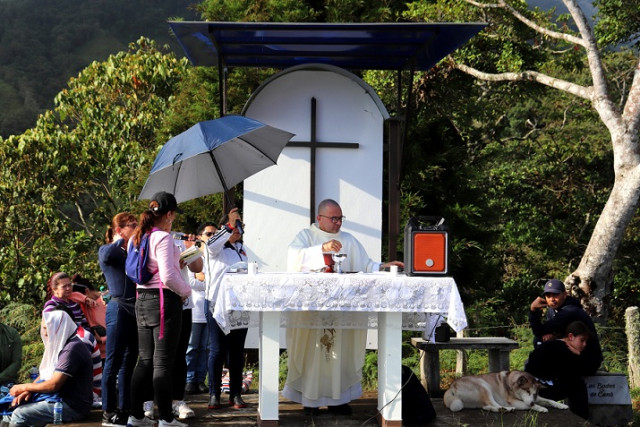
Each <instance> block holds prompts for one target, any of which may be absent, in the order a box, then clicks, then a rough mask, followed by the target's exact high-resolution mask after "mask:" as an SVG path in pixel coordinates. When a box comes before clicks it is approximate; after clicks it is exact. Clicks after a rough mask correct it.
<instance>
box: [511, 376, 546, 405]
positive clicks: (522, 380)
mask: <svg viewBox="0 0 640 427" xmlns="http://www.w3.org/2000/svg"><path fill="white" fill-rule="evenodd" d="M507 383H508V385H509V388H510V389H511V391H512V392H513V394H514V395H515V396H516V397H517V398H518V399H520V400H522V401H523V402H524V403H525V404H526V405H529V406H533V405H534V404H535V403H536V399H538V391H539V390H540V383H539V382H538V381H537V379H536V377H534V376H533V375H531V374H529V373H527V372H523V371H510V372H509V374H508V375H507Z"/></svg>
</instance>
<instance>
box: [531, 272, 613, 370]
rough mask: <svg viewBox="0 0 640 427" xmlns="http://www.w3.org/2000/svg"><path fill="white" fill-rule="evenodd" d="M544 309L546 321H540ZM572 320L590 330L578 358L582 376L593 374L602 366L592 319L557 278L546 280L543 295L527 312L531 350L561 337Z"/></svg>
mask: <svg viewBox="0 0 640 427" xmlns="http://www.w3.org/2000/svg"><path fill="white" fill-rule="evenodd" d="M544 308H546V309H547V314H546V321H545V322H542V311H543V309H544ZM574 321H580V322H582V323H584V324H585V325H586V326H587V327H588V328H589V330H590V331H591V333H592V334H593V335H592V339H590V340H589V341H588V343H587V348H586V349H585V350H584V351H583V352H582V354H581V355H580V359H581V361H582V367H581V371H582V375H593V374H595V372H596V371H597V370H598V368H599V367H600V364H601V363H602V360H603V357H602V349H601V347H600V340H599V339H598V335H597V333H596V327H595V325H594V324H593V320H591V317H589V315H588V314H587V312H586V311H584V309H583V308H582V305H581V304H580V301H579V300H578V299H577V298H574V297H572V296H569V295H568V294H567V291H566V288H565V286H564V283H562V282H561V281H560V280H558V279H551V280H548V281H547V282H546V283H545V285H544V295H543V296H542V297H538V298H536V299H535V300H534V301H533V302H532V303H531V307H530V311H529V325H530V326H531V329H532V330H533V334H534V347H535V348H537V347H538V346H539V345H540V344H541V343H542V342H543V341H548V340H550V339H556V338H561V337H563V336H564V332H565V329H566V328H567V326H568V325H569V324H570V323H571V322H574Z"/></svg>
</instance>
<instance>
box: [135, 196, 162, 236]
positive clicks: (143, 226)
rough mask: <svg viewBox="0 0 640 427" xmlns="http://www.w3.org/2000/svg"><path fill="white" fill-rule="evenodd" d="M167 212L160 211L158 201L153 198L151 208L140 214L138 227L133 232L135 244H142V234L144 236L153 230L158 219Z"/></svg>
mask: <svg viewBox="0 0 640 427" xmlns="http://www.w3.org/2000/svg"><path fill="white" fill-rule="evenodd" d="M166 214H167V213H162V214H161V213H158V202H156V201H155V200H152V201H151V202H150V203H149V209H147V210H146V211H144V212H142V213H141V214H140V218H139V219H138V227H137V228H136V231H135V232H134V234H133V244H134V245H135V246H138V245H139V244H140V241H141V240H142V236H144V234H145V233H148V232H149V231H151V229H152V228H153V227H154V226H155V225H156V223H157V222H158V220H159V219H160V218H162V217H163V216H165V215H166Z"/></svg>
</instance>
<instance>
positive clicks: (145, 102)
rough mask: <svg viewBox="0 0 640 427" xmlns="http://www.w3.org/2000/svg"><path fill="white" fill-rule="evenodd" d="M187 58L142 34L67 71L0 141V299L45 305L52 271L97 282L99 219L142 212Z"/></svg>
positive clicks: (103, 224)
mask: <svg viewBox="0 0 640 427" xmlns="http://www.w3.org/2000/svg"><path fill="white" fill-rule="evenodd" d="M186 66H187V64H186V60H178V59H176V58H175V56H174V55H173V54H167V53H163V52H162V51H160V50H158V49H157V48H156V47H155V43H153V42H151V41H150V40H148V39H145V38H141V39H140V40H138V42H137V43H135V44H132V45H131V46H130V50H129V51H128V52H121V53H118V54H117V55H112V56H110V57H109V58H108V59H107V60H106V61H104V62H94V63H92V64H91V65H90V66H89V67H87V68H86V69H85V70H83V71H82V72H81V73H80V74H79V75H78V77H76V78H73V79H71V80H70V81H69V85H68V88H66V89H64V90H63V91H62V92H60V93H59V94H58V96H57V97H56V100H55V102H56V108H55V109H54V110H51V111H47V112H46V113H45V114H44V115H42V116H41V117H40V118H39V119H38V122H37V124H36V126H35V127H34V128H33V129H30V130H28V131H27V132H25V133H24V134H22V135H19V136H11V137H9V138H8V139H7V140H0V161H2V162H3V164H4V165H5V167H4V168H3V169H2V172H1V175H0V195H1V198H2V200H3V204H2V206H0V216H1V217H2V218H3V226H2V227H1V228H0V242H1V243H0V264H1V265H2V266H3V269H2V271H1V273H0V283H2V287H1V289H2V291H0V301H4V302H6V301H9V300H12V301H15V300H17V301H23V302H28V303H34V304H36V305H40V304H42V301H43V299H44V297H45V287H44V284H45V283H46V281H47V279H48V277H49V276H50V274H51V273H52V272H54V271H58V270H63V271H67V272H69V273H74V272H80V273H82V274H83V275H84V276H86V277H89V278H92V279H94V280H96V281H98V280H101V278H100V273H99V268H98V267H97V256H96V253H97V248H98V246H99V245H100V244H101V243H103V236H104V231H105V229H106V225H107V224H109V222H110V221H111V218H112V216H113V215H115V214H116V213H117V212H119V211H123V210H130V211H132V212H134V213H137V212H139V210H140V209H139V207H140V206H141V205H140V204H138V203H136V201H135V199H136V195H137V194H138V193H139V190H140V188H141V186H142V183H143V182H144V179H145V178H146V176H147V174H148V170H149V169H150V165H151V163H152V161H153V158H154V156H155V154H156V152H157V150H158V148H159V147H160V146H161V145H162V143H163V142H164V141H162V142H158V141H157V140H156V138H155V134H154V132H155V130H156V128H159V127H160V124H161V123H162V118H163V115H164V113H165V112H166V111H167V110H168V106H169V104H170V102H171V100H172V99H173V93H174V92H175V90H176V85H177V84H178V83H179V82H180V81H181V79H182V78H183V77H184V76H185V73H186ZM0 303H1V302H0Z"/></svg>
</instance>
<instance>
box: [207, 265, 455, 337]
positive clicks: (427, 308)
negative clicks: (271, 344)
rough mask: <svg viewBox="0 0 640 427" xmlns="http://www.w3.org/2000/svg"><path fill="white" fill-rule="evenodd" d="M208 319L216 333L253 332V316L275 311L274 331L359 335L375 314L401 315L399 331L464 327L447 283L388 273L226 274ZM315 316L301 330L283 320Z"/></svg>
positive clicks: (375, 319)
mask: <svg viewBox="0 0 640 427" xmlns="http://www.w3.org/2000/svg"><path fill="white" fill-rule="evenodd" d="M220 286H221V288H220V291H219V292H218V298H217V300H216V302H215V308H214V313H213V317H214V318H215V319H216V321H217V322H218V324H219V325H220V328H221V329H222V330H223V331H224V332H225V333H229V331H230V330H231V329H237V328H246V327H251V326H257V325H258V322H259V316H258V312H261V311H280V312H282V315H281V316H280V326H282V327H303V328H338V329H365V328H377V327H378V315H377V313H379V312H401V313H402V329H405V330H416V331H426V332H427V333H428V332H429V331H431V330H432V329H433V327H434V326H435V325H436V324H437V323H438V321H439V320H440V319H442V318H443V317H444V318H445V319H446V320H447V323H449V325H451V327H452V328H453V329H454V330H455V331H460V330H462V329H464V328H465V327H466V326H467V317H466V315H465V313H464V306H463V304H462V300H461V299H460V293H459V292H458V288H457V286H456V283H455V281H454V280H453V278H452V277H433V276H405V275H402V274H400V275H395V276H394V275H391V274H390V273H356V274H329V273H258V274H253V275H250V274H227V275H225V277H224V279H223V281H222V283H221V285H220ZM295 311H305V312H309V311H311V312H315V313H314V314H315V315H314V316H304V317H305V318H308V319H307V320H306V322H308V323H306V324H299V323H296V324H291V321H290V319H289V316H288V314H290V313H291V312H295Z"/></svg>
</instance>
